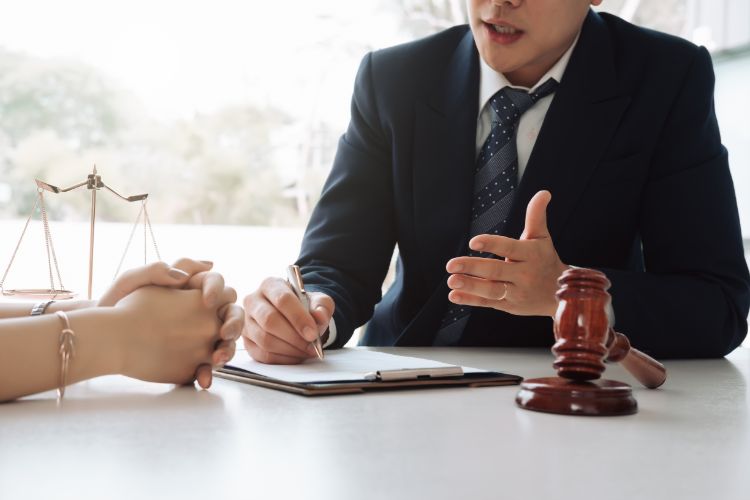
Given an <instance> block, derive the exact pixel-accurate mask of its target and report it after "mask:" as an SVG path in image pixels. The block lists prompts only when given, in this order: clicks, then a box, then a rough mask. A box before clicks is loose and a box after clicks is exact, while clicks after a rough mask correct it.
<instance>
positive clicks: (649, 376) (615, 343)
mask: <svg viewBox="0 0 750 500" xmlns="http://www.w3.org/2000/svg"><path fill="white" fill-rule="evenodd" d="M608 340H609V342H607V347H608V348H609V354H608V355H607V361H614V362H619V363H620V364H621V365H622V366H623V368H625V369H626V370H627V371H628V372H629V373H630V374H631V375H633V376H634V377H635V378H636V379H637V380H638V382H640V383H641V384H643V385H644V386H646V387H648V388H649V389H656V388H657V387H659V386H661V385H662V384H663V383H664V381H665V380H667V369H666V368H664V365H663V364H661V363H659V362H658V361H656V360H655V359H654V358H652V357H651V356H649V355H648V354H644V353H642V352H641V351H639V350H638V349H635V348H633V347H631V346H630V341H629V340H628V338H627V337H626V336H625V335H623V334H622V333H618V332H616V331H614V330H613V329H611V328H610V329H609V339H608Z"/></svg>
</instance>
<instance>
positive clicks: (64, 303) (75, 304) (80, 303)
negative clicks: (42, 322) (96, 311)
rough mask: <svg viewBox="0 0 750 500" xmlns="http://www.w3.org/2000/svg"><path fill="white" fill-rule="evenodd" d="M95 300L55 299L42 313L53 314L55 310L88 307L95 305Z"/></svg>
mask: <svg viewBox="0 0 750 500" xmlns="http://www.w3.org/2000/svg"><path fill="white" fill-rule="evenodd" d="M95 306H96V301H95V300H55V301H54V302H52V303H50V305H48V306H47V308H46V309H45V310H44V314H55V313H56V312H57V311H65V312H71V311H78V310H80V309H86V308H89V307H95Z"/></svg>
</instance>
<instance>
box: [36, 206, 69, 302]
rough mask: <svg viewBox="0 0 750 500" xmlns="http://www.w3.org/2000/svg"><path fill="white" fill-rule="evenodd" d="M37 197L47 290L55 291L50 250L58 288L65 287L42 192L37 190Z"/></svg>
mask: <svg viewBox="0 0 750 500" xmlns="http://www.w3.org/2000/svg"><path fill="white" fill-rule="evenodd" d="M39 199H40V201H41V210H42V223H43V224H44V239H45V242H46V244H47V267H48V268H49V285H50V288H49V291H50V292H52V293H54V292H55V280H54V278H53V276H52V263H51V262H50V251H51V252H52V260H53V261H54V263H55V272H56V273H57V282H58V283H60V290H64V289H65V285H63V282H62V277H61V276H60V266H58V264H57V255H56V254H55V245H54V244H53V243H52V233H51V231H50V229H49V220H48V218H47V207H46V205H45V203H44V193H43V192H42V191H40V192H39Z"/></svg>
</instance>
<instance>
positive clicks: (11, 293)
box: [3, 288, 76, 300]
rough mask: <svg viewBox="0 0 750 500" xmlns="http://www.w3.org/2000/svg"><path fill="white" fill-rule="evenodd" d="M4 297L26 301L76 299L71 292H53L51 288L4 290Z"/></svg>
mask: <svg viewBox="0 0 750 500" xmlns="http://www.w3.org/2000/svg"><path fill="white" fill-rule="evenodd" d="M3 295H4V296H6V297H18V298H24V299H50V300H66V299H72V298H73V297H75V296H76V293H75V292H71V291H70V290H51V289H49V288H19V289H16V290H3Z"/></svg>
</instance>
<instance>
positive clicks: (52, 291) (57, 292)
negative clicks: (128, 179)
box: [0, 165, 161, 300]
mask: <svg viewBox="0 0 750 500" xmlns="http://www.w3.org/2000/svg"><path fill="white" fill-rule="evenodd" d="M35 181H36V185H37V199H36V202H35V203H34V207H33V208H32V209H31V213H30V214H29V217H28V219H26V224H25V225H24V227H23V231H22V232H21V237H20V238H19V239H18V243H17V244H16V247H15V250H13V254H12V256H11V258H10V262H9V263H8V266H7V267H6V269H5V272H4V273H3V277H2V279H0V292H2V294H3V295H4V296H14V297H22V298H41V299H45V298H48V299H56V300H60V299H70V298H73V297H75V296H76V293H75V292H73V291H71V290H66V289H65V286H64V285H63V283H62V278H61V277H60V268H59V266H58V262H57V256H56V255H55V247H54V245H53V244H52V234H51V232H50V228H49V220H48V217H47V207H46V205H45V202H44V193H45V191H46V192H50V193H54V194H59V193H67V192H68V191H74V190H76V189H79V188H83V187H85V188H86V189H88V190H89V191H91V217H90V229H89V262H88V268H89V273H88V298H89V300H90V299H91V287H92V280H93V273H94V227H95V222H96V193H97V191H99V190H100V189H102V188H104V189H106V190H107V191H109V192H110V193H112V194H114V195H115V196H116V197H117V198H119V199H121V200H124V201H126V202H129V203H134V202H138V201H140V202H141V209H140V211H139V212H138V216H137V217H136V219H135V223H134V224H133V228H132V230H131V231H130V237H129V238H128V241H127V243H126V244H125V250H124V252H123V254H122V258H121V259H120V263H119V265H118V266H117V270H116V271H115V277H116V276H117V275H118V274H119V273H120V268H121V267H122V263H123V261H124V260H125V256H126V255H127V253H128V249H129V248H130V243H131V242H132V240H133V235H134V234H135V230H136V228H137V227H138V224H139V223H140V220H141V217H143V231H144V248H143V260H144V263H145V261H146V258H147V255H146V253H147V252H146V249H147V245H146V241H147V238H148V234H150V236H151V241H152V243H153V245H154V250H155V251H156V257H157V259H158V260H161V255H159V248H158V246H157V245H156V239H155V238H154V231H153V229H152V228H151V221H150V219H149V216H148V210H147V209H146V201H147V199H148V193H146V194H136V195H133V196H123V195H121V194H119V193H118V192H117V191H115V190H114V189H112V188H110V187H109V186H107V185H106V184H105V183H104V182H103V181H102V178H101V176H100V175H99V174H98V173H97V171H96V165H94V168H93V171H92V173H90V174H88V176H87V178H86V180H85V181H83V182H80V183H78V184H75V185H73V186H70V187H66V188H59V187H57V186H53V185H52V184H48V183H47V182H44V181H41V180H39V179H35ZM37 207H39V209H40V212H41V219H42V225H43V227H44V243H45V247H46V251H47V268H48V270H49V288H18V289H11V290H7V289H5V288H3V284H4V283H5V280H6V278H7V277H8V272H9V271H10V269H11V266H12V265H13V262H14V260H15V258H16V254H17V253H18V249H19V247H20V246H21V242H22V241H23V237H24V236H25V234H26V230H27V229H28V227H29V222H31V219H32V217H33V216H34V213H35V212H36V209H37ZM147 232H148V233H147ZM53 267H54V273H53ZM55 277H57V282H55Z"/></svg>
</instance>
